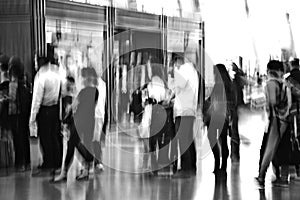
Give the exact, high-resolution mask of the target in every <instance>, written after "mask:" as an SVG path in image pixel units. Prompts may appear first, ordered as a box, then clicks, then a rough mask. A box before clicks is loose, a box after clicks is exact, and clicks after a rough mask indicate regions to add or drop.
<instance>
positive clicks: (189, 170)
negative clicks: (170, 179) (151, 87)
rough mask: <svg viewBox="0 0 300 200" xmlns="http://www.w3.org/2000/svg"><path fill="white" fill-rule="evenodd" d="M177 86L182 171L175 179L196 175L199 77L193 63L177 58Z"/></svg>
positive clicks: (176, 126)
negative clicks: (195, 138)
mask: <svg viewBox="0 0 300 200" xmlns="http://www.w3.org/2000/svg"><path fill="white" fill-rule="evenodd" d="M174 70H175V71H174V86H175V103H174V116H175V132H176V138H178V140H179V148H180V154H181V155H180V157H181V171H179V172H178V173H177V174H176V175H175V177H189V176H191V175H195V174H196V148H195V144H194V138H193V127H194V121H195V116H196V111H197V102H198V88H199V77H198V73H197V71H196V69H195V68H194V65H193V64H192V63H184V61H183V58H180V57H178V58H176V60H175V69H174Z"/></svg>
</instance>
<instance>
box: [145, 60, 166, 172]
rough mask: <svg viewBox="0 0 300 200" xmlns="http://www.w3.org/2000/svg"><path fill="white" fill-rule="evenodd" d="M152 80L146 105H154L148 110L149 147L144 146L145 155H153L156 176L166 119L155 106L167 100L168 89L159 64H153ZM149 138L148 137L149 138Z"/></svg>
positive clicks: (151, 156) (146, 159)
mask: <svg viewBox="0 0 300 200" xmlns="http://www.w3.org/2000/svg"><path fill="white" fill-rule="evenodd" d="M151 68H152V78H151V81H150V82H149V83H148V84H147V93H148V97H147V99H146V102H145V104H146V105H152V106H151V109H150V110H148V111H149V112H151V114H150V115H149V118H150V119H148V120H149V122H150V124H149V125H150V127H149V136H148V135H146V138H148V137H149V145H147V144H145V145H144V150H145V153H146V154H147V153H149V152H150V153H151V154H150V160H151V169H152V171H153V173H154V174H156V173H157V170H158V167H159V166H158V162H157V159H156V158H157V154H156V149H157V146H156V145H157V144H158V145H159V147H161V145H160V141H159V140H160V136H161V130H162V129H163V125H162V124H161V123H164V122H165V120H166V118H164V117H165V116H164V115H163V113H160V112H159V111H162V110H159V108H158V109H156V108H157V107H156V106H155V105H157V104H160V103H162V102H163V101H164V100H165V99H166V87H165V82H164V81H163V73H162V66H161V65H159V64H152V66H151ZM147 136H148V137H147ZM146 141H147V139H145V140H144V141H143V142H146ZM147 162H148V157H147V156H146V157H144V163H143V164H144V167H145V168H147Z"/></svg>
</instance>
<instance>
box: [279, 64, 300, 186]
mask: <svg viewBox="0 0 300 200" xmlns="http://www.w3.org/2000/svg"><path fill="white" fill-rule="evenodd" d="M290 67H291V68H290V73H289V74H288V76H287V77H286V81H287V83H288V84H289V86H290V88H291V93H292V106H291V109H290V124H291V127H290V129H289V131H291V134H286V135H287V138H286V142H285V143H286V144H285V146H287V147H290V145H294V144H293V143H292V144H291V143H290V140H291V139H292V140H293V141H294V143H298V144H299V139H300V138H299V131H298V127H299V124H300V119H299V117H300V114H299V112H300V110H299V107H300V103H299V102H300V70H299V59H298V58H295V59H294V60H292V61H291V63H290ZM295 131H297V132H295ZM293 148H298V151H299V150H300V149H299V145H298V147H295V146H293ZM283 150H286V148H283ZM295 151H297V150H295ZM285 152H286V151H285ZM283 153H284V152H283ZM291 153H293V152H291ZM285 155H286V154H285ZM298 156H299V155H298V154H296V155H293V154H291V158H290V159H291V160H290V163H291V164H295V168H296V177H295V180H297V181H299V180H300V166H299V164H300V163H299V159H297V158H296V157H298Z"/></svg>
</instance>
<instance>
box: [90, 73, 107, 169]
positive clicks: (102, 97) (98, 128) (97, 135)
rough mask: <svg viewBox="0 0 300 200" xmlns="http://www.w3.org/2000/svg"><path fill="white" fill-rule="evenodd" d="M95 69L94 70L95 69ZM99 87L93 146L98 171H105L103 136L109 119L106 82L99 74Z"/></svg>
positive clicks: (95, 76)
mask: <svg viewBox="0 0 300 200" xmlns="http://www.w3.org/2000/svg"><path fill="white" fill-rule="evenodd" d="M93 71H94V70H93ZM93 74H94V75H93V76H94V78H95V79H97V74H96V71H94V73H93ZM95 83H98V86H97V85H95V87H97V89H98V91H99V98H98V101H97V104H96V111H95V129H94V138H93V148H94V153H95V163H94V167H95V170H96V171H98V172H99V171H103V170H104V167H103V163H102V145H101V142H102V141H101V138H104V134H106V128H107V121H106V120H105V116H106V114H107V113H106V112H107V109H106V83H105V82H104V81H103V79H102V78H101V76H99V78H98V81H97V82H95Z"/></svg>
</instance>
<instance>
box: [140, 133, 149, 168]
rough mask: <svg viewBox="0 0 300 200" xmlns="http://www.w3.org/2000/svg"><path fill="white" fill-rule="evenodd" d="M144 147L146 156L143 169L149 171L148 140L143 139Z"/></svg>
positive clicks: (144, 156)
mask: <svg viewBox="0 0 300 200" xmlns="http://www.w3.org/2000/svg"><path fill="white" fill-rule="evenodd" d="M142 141H143V145H144V155H143V168H144V169H148V161H149V152H150V150H149V141H148V139H147V138H144V139H142Z"/></svg>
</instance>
